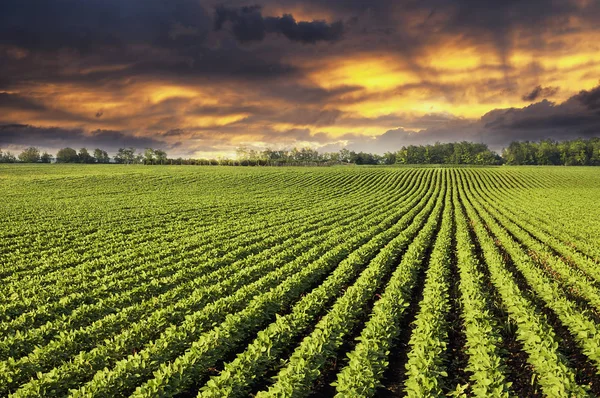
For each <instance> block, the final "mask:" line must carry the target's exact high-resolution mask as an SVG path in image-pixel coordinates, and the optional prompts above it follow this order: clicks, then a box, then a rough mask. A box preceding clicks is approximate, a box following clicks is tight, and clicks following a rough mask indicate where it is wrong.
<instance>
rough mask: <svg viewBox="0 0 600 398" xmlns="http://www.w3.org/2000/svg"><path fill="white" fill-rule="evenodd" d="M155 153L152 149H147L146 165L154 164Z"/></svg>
mask: <svg viewBox="0 0 600 398" xmlns="http://www.w3.org/2000/svg"><path fill="white" fill-rule="evenodd" d="M154 160H155V152H154V149H152V148H146V149H145V150H144V164H154Z"/></svg>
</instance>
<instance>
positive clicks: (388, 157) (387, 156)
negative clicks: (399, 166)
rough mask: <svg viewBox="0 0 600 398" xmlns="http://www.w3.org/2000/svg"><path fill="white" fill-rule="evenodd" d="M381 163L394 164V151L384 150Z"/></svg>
mask: <svg viewBox="0 0 600 398" xmlns="http://www.w3.org/2000/svg"><path fill="white" fill-rule="evenodd" d="M382 161H383V164H394V163H396V153H395V152H386V153H384V154H383V157H382Z"/></svg>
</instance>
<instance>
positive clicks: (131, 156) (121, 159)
mask: <svg viewBox="0 0 600 398" xmlns="http://www.w3.org/2000/svg"><path fill="white" fill-rule="evenodd" d="M135 160H136V159H135V148H133V147H129V148H119V150H118V151H117V154H116V155H115V162H117V163H124V164H132V163H134V162H135Z"/></svg>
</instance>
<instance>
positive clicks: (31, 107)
mask: <svg viewBox="0 0 600 398" xmlns="http://www.w3.org/2000/svg"><path fill="white" fill-rule="evenodd" d="M0 109H18V110H26V111H44V110H46V107H44V106H43V105H41V104H38V103H37V102H35V101H33V100H31V99H29V98H26V97H23V96H21V95H19V94H11V93H7V92H0Z"/></svg>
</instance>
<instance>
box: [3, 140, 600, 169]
mask: <svg viewBox="0 0 600 398" xmlns="http://www.w3.org/2000/svg"><path fill="white" fill-rule="evenodd" d="M136 151H137V150H136V148H133V147H128V148H119V150H118V151H117V153H116V155H115V156H114V157H113V161H114V163H119V164H144V165H199V166H217V165H218V166H331V165H337V164H357V165H392V164H405V165H411V164H447V165H482V166H483V165H501V164H508V165H566V166H588V165H590V166H598V165H600V138H592V139H589V140H583V139H578V140H574V141H563V142H557V141H552V140H543V141H540V142H538V143H536V142H529V141H525V142H518V141H515V142H512V143H511V144H510V145H509V146H508V147H507V148H505V149H504V150H503V152H502V157H501V156H499V155H498V154H497V153H495V152H493V151H491V150H490V149H489V148H488V146H487V145H486V144H481V143H473V142H467V141H463V142H455V143H445V144H442V143H439V142H436V143H435V144H433V145H409V146H403V147H402V148H401V149H400V150H398V151H396V152H386V153H385V154H383V155H378V154H372V153H366V152H355V151H351V150H348V149H346V148H344V149H342V150H340V151H339V152H319V151H317V150H315V149H311V148H301V149H298V148H293V149H291V150H287V149H281V150H273V149H269V148H267V149H265V150H263V151H258V150H254V149H248V148H246V147H238V148H237V150H236V157H235V158H234V159H229V158H226V157H219V158H214V159H195V158H187V159H184V158H181V157H179V158H169V157H168V156H167V153H166V152H165V151H163V150H161V149H153V148H146V149H144V151H143V152H136ZM18 159H19V160H20V161H21V162H24V163H37V162H42V163H50V162H51V161H52V156H51V155H50V154H48V153H46V152H44V154H42V155H41V156H40V153H39V150H38V149H37V148H36V147H30V148H28V149H26V150H24V151H23V152H22V153H21V154H19V156H18ZM15 162H17V158H16V157H15V156H14V155H13V154H12V153H10V152H2V151H1V150H0V163H15ZM56 162H57V163H110V162H111V159H110V157H109V156H108V153H107V152H106V151H104V150H102V149H99V148H96V149H95V150H94V152H93V155H92V154H90V153H89V152H88V150H87V149H86V148H81V149H80V150H79V153H77V151H75V149H73V148H68V147H67V148H62V149H60V150H59V151H58V153H57V155H56Z"/></svg>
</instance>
